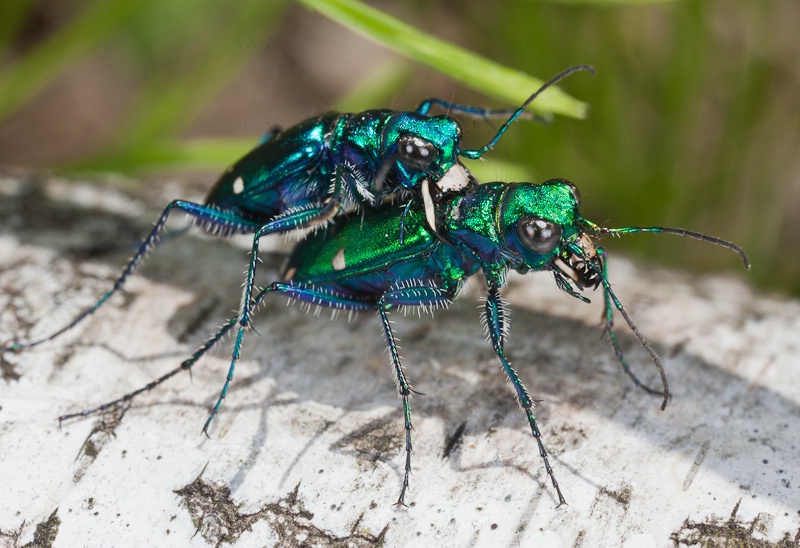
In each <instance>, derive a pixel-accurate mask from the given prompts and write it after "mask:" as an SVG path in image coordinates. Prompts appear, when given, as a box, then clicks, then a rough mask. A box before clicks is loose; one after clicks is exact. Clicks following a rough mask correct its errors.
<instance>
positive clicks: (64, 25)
mask: <svg viewBox="0 0 800 548" xmlns="http://www.w3.org/2000/svg"><path fill="white" fill-rule="evenodd" d="M302 4H303V5H302V6H301V5H300V4H295V3H291V2H289V1H288V0H235V1H233V2H218V1H215V0H164V1H162V2H142V1H140V0H124V1H123V0H91V1H80V0H72V1H64V0H39V1H37V2H33V1H32V0H29V1H25V0H12V1H10V2H2V3H0V165H2V164H5V165H11V164H22V165H28V166H35V167H59V166H65V165H68V166H70V165H71V166H76V165H77V166H81V168H82V169H107V170H115V171H131V170H141V169H143V168H153V167H160V168H170V169H176V168H177V169H196V168H208V169H212V170H219V169H221V168H223V167H224V166H225V165H226V164H228V163H230V162H231V161H233V160H235V159H236V157H237V156H238V155H240V154H242V153H243V152H244V151H246V150H247V148H248V147H249V146H250V144H251V143H253V142H254V140H255V139H256V137H257V135H258V134H260V133H262V132H263V131H265V130H267V129H269V127H271V126H272V125H276V124H281V125H284V126H285V125H289V124H292V123H295V122H297V121H300V120H302V119H303V118H305V117H308V116H310V115H312V114H315V113H319V112H322V111H324V110H327V109H330V108H345V109H347V110H360V109H366V108H374V107H379V106H384V107H386V106H391V107H395V108H412V107H413V106H414V105H416V104H417V103H418V102H419V100H420V99H422V98H424V97H427V96H430V95H437V96H440V97H443V98H445V99H448V100H449V99H452V100H455V101H457V102H461V103H470V104H476V105H491V106H510V105H509V104H508V101H509V100H511V99H510V98H511V97H517V96H521V95H525V93H526V92H527V93H529V92H531V91H533V89H528V90H524V89H522V88H525V87H526V86H530V87H531V88H533V87H535V81H534V80H532V79H529V77H527V76H525V75H526V74H530V75H535V76H536V77H538V78H539V79H547V78H549V77H550V76H552V75H554V74H556V73H557V72H560V71H561V70H563V69H564V68H566V67H568V66H571V65H575V64H583V63H587V64H591V65H593V66H594V67H595V68H596V69H597V71H598V75H597V77H595V78H591V77H588V76H587V75H577V76H573V77H571V78H570V79H568V80H567V81H565V82H563V83H562V86H561V87H562V88H563V89H565V90H566V91H567V92H568V93H569V97H575V98H577V99H578V100H579V101H580V102H578V101H575V100H573V99H571V98H568V100H567V101H566V102H565V103H564V104H565V105H572V106H567V107H565V108H566V110H563V109H561V108H560V107H558V108H555V110H557V111H559V112H566V113H568V114H573V115H577V114H580V110H579V109H580V108H582V107H581V106H580V105H583V104H588V105H589V108H590V110H589V116H588V118H587V119H585V120H575V119H571V118H569V117H563V116H557V117H556V118H555V119H554V121H553V123H552V124H551V126H550V127H543V126H541V125H538V124H532V123H528V122H518V123H517V124H516V126H515V127H514V128H512V130H511V131H509V132H508V133H507V135H506V136H505V137H504V138H503V140H501V142H500V143H498V145H497V147H496V148H495V150H494V151H492V153H491V154H488V155H486V157H485V159H486V160H487V161H486V162H483V163H480V164H478V165H477V166H476V167H475V171H476V172H478V173H479V176H480V177H482V178H483V179H484V180H494V179H503V180H518V179H523V178H524V179H529V180H544V179H547V178H552V177H566V178H569V179H571V180H573V181H574V182H575V183H576V184H578V186H579V187H580V188H581V190H582V193H583V196H584V213H585V214H586V215H587V216H588V217H590V218H591V219H593V220H595V221H597V222H600V223H606V224H609V225H612V226H617V225H623V224H625V225H632V224H648V225H659V224H660V225H678V226H685V227H687V228H692V229H696V230H701V231H704V232H708V233H711V234H714V235H717V236H722V237H725V238H729V239H732V240H734V241H736V242H737V243H739V244H742V245H743V246H744V247H745V248H746V249H747V251H748V252H749V254H750V255H751V258H752V259H753V263H754V270H753V272H752V274H751V277H752V278H755V279H757V280H758V281H759V282H761V283H763V284H766V285H769V286H772V287H779V288H782V289H784V290H789V291H792V292H794V293H798V292H800V253H797V252H796V251H795V250H796V249H798V247H800V246H798V242H797V234H800V215H798V214H797V213H796V212H797V211H800V160H798V159H797V152H796V151H797V150H800V109H799V108H798V107H797V102H798V97H800V41H798V40H797V39H796V36H795V35H796V31H795V30H794V27H795V26H796V25H794V22H796V21H798V20H800V4H798V3H797V2H796V0H774V1H772V2H752V1H750V0H678V1H675V2H658V1H652V0H651V1H645V0H642V1H632V0H631V1H627V2H624V1H611V0H593V1H592V0H580V1H578V0H561V1H553V0H551V1H543V0H540V1H536V0H507V1H505V2H485V1H478V0H458V1H456V0H442V1H440V2H420V1H419V0H407V1H406V2H388V1H384V2H370V6H371V8H368V9H364V8H363V6H362V5H360V4H358V3H357V2H355V1H353V0H302ZM307 7H308V8H311V9H307ZM375 9H377V10H380V11H383V12H389V14H390V16H391V17H393V18H394V19H391V18H387V16H385V15H384V14H382V13H380V12H376V11H375ZM320 13H325V14H327V15H329V16H334V17H337V18H338V20H339V21H340V22H341V23H344V24H348V25H350V27H351V28H352V29H355V30H357V32H358V33H360V34H362V35H367V36H369V37H370V39H371V40H374V41H377V42H380V43H383V44H385V45H386V47H387V48H391V49H393V50H394V51H396V52H399V53H400V54H401V55H400V56H397V57H393V56H392V54H390V53H387V50H386V49H383V48H382V47H381V46H375V45H372V44H370V43H368V42H365V41H363V40H362V39H361V38H359V37H357V36H355V35H354V34H353V32H352V30H345V29H343V28H342V27H340V26H339V24H338V23H336V22H333V21H331V20H328V19H325V18H324V17H323V16H321V15H320ZM400 21H401V22H402V23H401V22H400ZM454 44H457V46H455V45H454ZM470 52H475V54H474V55H475V56H474V57H470V55H473V54H471V53H470ZM265 59H267V60H266V61H265ZM373 59H375V60H373ZM423 65H424V66H423ZM425 67H432V69H433V70H440V71H442V72H443V73H444V74H446V75H447V76H442V75H440V74H438V73H436V72H434V71H433V70H432V69H431V68H425ZM494 71H497V72H494ZM492 74H505V76H503V77H496V76H491V75H492ZM487 76H490V77H487ZM517 78H520V79H521V80H517V82H524V83H523V84H522V85H521V86H520V84H519V83H515V79H517ZM526 78H527V79H526ZM454 80H458V82H459V83H460V84H459V83H456V82H455V81H454ZM462 86H466V88H467V89H465V87H462ZM470 90H471V91H470ZM581 102H582V103H581ZM265 105H266V106H265ZM538 106H539V107H543V106H544V107H548V105H547V103H546V101H542V102H540V104H539V105H538ZM548 108H549V107H548ZM571 108H572V109H573V110H570V109H571ZM496 125H497V124H496V123H495V124H494V127H495V129H496ZM465 130H466V132H467V139H468V141H469V143H470V144H472V145H479V144H481V143H482V142H485V139H486V138H487V137H488V136H489V135H490V134H491V132H492V127H491V126H490V125H489V124H486V123H483V122H476V121H471V120H465ZM230 135H238V136H239V137H236V138H226V136H230ZM244 135H250V137H247V138H246V139H245V138H243V137H242V136H244ZM212 179H213V175H212V176H210V177H209V184H210V182H211V180H212ZM654 240H657V243H656V242H655V241H654ZM669 240H670V238H669V237H668V236H662V237H660V238H659V237H656V236H649V237H645V236H641V237H636V236H630V237H628V238H625V239H623V240H622V241H620V242H619V243H617V242H615V243H614V247H615V248H617V247H619V246H624V245H628V246H629V247H630V246H632V247H633V248H636V249H637V250H638V251H640V252H642V253H644V254H648V255H651V256H657V257H658V262H659V263H660V264H663V263H673V264H680V265H683V266H690V267H692V268H695V269H697V270H708V269H712V268H713V269H718V268H720V267H721V266H722V265H725V266H730V267H731V268H732V269H733V268H737V263H736V258H735V257H731V256H729V255H728V254H726V253H724V252H723V251H721V250H716V249H714V248H712V247H709V246H706V245H700V244H697V245H695V244H693V243H692V242H689V241H678V242H674V243H675V244H676V245H671V243H672V242H670V241H669Z"/></svg>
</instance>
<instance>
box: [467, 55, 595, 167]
mask: <svg viewBox="0 0 800 548" xmlns="http://www.w3.org/2000/svg"><path fill="white" fill-rule="evenodd" d="M582 70H585V71H586V72H590V73H591V74H593V75H594V74H596V71H595V70H594V67H592V66H590V65H575V66H574V67H570V68H568V69H567V70H565V71H563V72H560V73H559V74H557V75H555V76H553V77H552V78H550V79H549V80H548V81H547V82H545V83H544V84H542V87H540V88H539V89H537V90H536V91H535V92H534V93H533V95H531V96H530V97H528V99H527V100H526V101H525V102H524V103H522V106H521V107H519V108H518V109H517V110H516V111H514V113H513V114H512V115H511V116H510V117H509V118H508V120H506V122H505V123H504V124H503V125H502V126H501V127H500V129H499V130H498V131H497V134H495V136H494V138H492V140H491V141H489V142H488V143H487V144H486V145H485V146H483V147H482V148H479V149H477V150H462V151H460V152H459V155H460V156H463V157H465V158H469V159H471V160H477V159H478V158H480V157H481V156H483V155H484V154H486V152H488V151H489V149H491V148H492V147H493V146H494V145H496V144H497V141H499V140H500V138H501V137H502V136H503V134H504V133H505V132H506V130H507V129H508V126H510V125H511V124H513V123H514V121H515V120H516V119H517V118H519V117H520V116H521V115H522V113H523V112H525V109H526V108H528V106H529V105H530V104H531V103H532V102H533V101H534V100H535V99H536V98H537V97H538V96H539V95H541V93H542V92H543V91H544V90H546V89H547V88H549V87H550V86H552V85H554V84H556V83H558V82H560V81H561V80H563V79H564V78H566V77H567V76H569V75H570V74H573V73H575V72H579V71H582Z"/></svg>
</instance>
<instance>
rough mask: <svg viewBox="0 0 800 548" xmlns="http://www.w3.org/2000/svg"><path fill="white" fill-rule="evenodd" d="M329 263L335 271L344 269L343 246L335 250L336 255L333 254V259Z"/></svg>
mask: <svg viewBox="0 0 800 548" xmlns="http://www.w3.org/2000/svg"><path fill="white" fill-rule="evenodd" d="M331 265H332V266H333V269H334V270H336V271H339V270H344V268H345V266H347V265H346V264H345V262H344V248H342V249H340V250H339V251H337V252H336V255H334V256H333V261H331Z"/></svg>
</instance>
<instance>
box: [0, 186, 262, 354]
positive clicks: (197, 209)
mask: <svg viewBox="0 0 800 548" xmlns="http://www.w3.org/2000/svg"><path fill="white" fill-rule="evenodd" d="M176 209H177V210H179V211H183V212H184V213H186V214H188V215H191V216H193V217H196V218H198V219H199V220H200V221H201V222H203V223H205V224H206V225H208V226H218V227H222V228H225V227H228V228H233V229H234V230H247V231H249V229H250V228H251V227H250V226H249V225H248V221H246V220H244V219H242V218H240V217H238V216H237V215H236V214H234V213H231V212H228V211H223V210H219V209H216V208H213V207H209V206H204V205H200V204H195V203H192V202H185V201H182V200H175V201H173V202H171V203H170V204H169V205H168V206H167V207H166V208H165V209H164V211H163V212H162V213H161V216H160V217H159V218H158V221H156V224H155V226H154V227H153V229H152V230H151V231H150V234H148V236H147V238H145V239H144V241H143V242H142V244H141V245H140V246H139V249H138V251H137V252H136V254H135V255H134V256H133V258H132V259H131V260H130V262H128V265H127V266H126V267H125V269H124V270H123V271H122V274H120V275H119V277H118V278H117V279H116V281H115V282H114V285H113V286H112V288H111V289H109V290H108V291H107V292H106V293H105V294H104V295H103V296H102V297H100V299H99V300H98V301H97V302H96V303H95V304H94V305H92V306H91V307H89V308H87V309H85V310H84V311H83V312H81V313H80V314H78V315H77V316H76V317H75V318H74V319H73V320H72V321H71V322H70V323H69V324H67V325H66V326H64V327H62V328H61V329H59V330H58V331H56V332H54V333H52V334H50V335H48V336H46V337H43V338H41V339H37V340H34V341H29V342H13V343H10V344H8V345H6V346H4V347H3V350H10V351H17V350H21V349H23V348H30V347H33V346H38V345H40V344H42V343H45V342H47V341H51V340H53V339H55V338H56V337H58V336H59V335H61V334H63V333H65V332H67V331H69V330H70V329H72V328H73V327H75V326H76V325H78V324H79V323H80V322H82V321H83V320H85V319H86V318H88V317H89V316H91V315H92V314H94V313H95V312H96V311H97V309H98V308H100V307H101V306H103V304H105V303H106V302H107V301H108V300H109V299H110V298H111V297H112V296H113V295H114V294H115V293H116V292H117V291H119V290H120V288H122V286H123V284H124V283H125V282H126V281H127V279H128V277H130V275H131V274H132V273H133V271H134V270H135V269H136V267H137V266H139V264H140V263H141V262H142V259H144V257H145V255H146V254H147V252H148V251H149V250H150V249H152V248H153V247H155V245H156V244H157V243H158V241H159V237H160V235H161V232H162V230H163V229H164V225H165V224H166V222H167V219H168V217H169V214H170V213H171V212H172V211H173V210H176ZM255 228H256V227H252V229H253V230H255Z"/></svg>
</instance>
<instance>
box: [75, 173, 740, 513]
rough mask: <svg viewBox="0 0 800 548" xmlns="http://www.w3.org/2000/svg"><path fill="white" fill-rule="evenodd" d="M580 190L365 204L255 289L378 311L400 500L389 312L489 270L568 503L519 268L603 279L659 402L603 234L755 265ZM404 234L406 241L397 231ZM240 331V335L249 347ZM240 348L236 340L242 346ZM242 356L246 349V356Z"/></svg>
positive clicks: (503, 190) (302, 245)
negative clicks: (625, 220) (585, 201)
mask: <svg viewBox="0 0 800 548" xmlns="http://www.w3.org/2000/svg"><path fill="white" fill-rule="evenodd" d="M579 205H580V194H579V192H578V189H577V188H576V187H575V185H573V184H572V183H570V182H569V181H566V180H563V179H554V180H550V181H547V182H545V183H542V184H532V183H487V184H482V185H478V186H474V187H471V188H469V189H468V190H467V191H466V192H463V193H458V194H450V195H446V196H443V197H442V199H441V200H440V202H439V206H440V207H438V208H437V211H436V225H435V229H434V228H432V227H431V226H430V225H429V222H428V219H427V213H426V212H425V207H424V204H421V203H420V202H419V201H415V202H414V203H413V204H412V205H411V206H410V207H409V208H407V211H406V212H405V213H404V214H403V215H400V214H398V212H396V211H393V210H392V208H391V207H386V208H384V209H370V210H365V211H364V212H363V214H362V215H354V216H350V217H340V218H338V219H336V220H335V221H334V222H333V223H331V224H330V225H329V226H328V227H327V228H326V229H325V230H321V231H318V232H316V233H314V234H312V235H310V236H309V237H308V238H307V239H305V240H303V241H301V242H299V243H298V244H297V245H296V247H295V248H294V250H293V251H292V253H291V255H290V257H289V259H288V261H287V262H286V264H285V265H284V267H283V268H282V271H281V273H280V281H277V282H274V283H272V284H271V285H269V286H267V287H266V288H265V289H263V290H262V291H260V292H259V293H258V294H256V295H255V297H254V298H253V300H252V302H251V303H250V310H254V309H255V308H256V307H257V306H258V305H259V304H260V303H261V302H262V300H263V299H264V298H265V297H266V296H267V295H268V294H271V293H275V294H280V295H285V296H287V297H289V298H292V299H295V300H298V301H301V302H304V303H308V304H309V305H311V304H316V305H319V306H322V307H327V308H332V309H334V310H345V311H350V312H366V311H377V313H378V316H379V318H380V322H381V326H382V328H383V333H384V336H385V339H386V344H387V347H388V351H389V356H390V359H391V364H392V369H393V372H394V376H395V381H396V386H397V391H398V393H399V395H400V397H401V399H402V406H403V419H404V427H405V454H406V458H405V474H404V477H403V484H402V487H401V491H400V496H399V499H398V501H397V502H398V504H399V505H402V504H404V499H405V494H406V491H407V489H408V485H409V474H410V472H411V430H412V427H411V411H410V406H409V398H410V397H411V394H412V393H413V390H412V388H411V383H410V381H409V380H408V378H407V376H406V373H405V370H404V369H403V366H402V364H401V362H400V356H399V354H398V347H397V342H396V339H395V336H394V333H393V331H392V327H391V324H390V322H389V312H390V311H391V310H392V309H393V308H395V307H404V306H419V307H422V309H426V310H432V309H434V308H437V307H444V306H447V305H448V304H449V302H450V301H451V300H452V299H454V298H455V297H456V296H457V295H458V293H459V291H460V290H461V288H462V286H463V284H464V282H465V281H466V280H467V279H468V278H469V277H470V276H472V275H473V274H475V273H477V272H478V271H481V272H482V273H483V277H484V278H485V280H486V285H487V294H486V298H485V303H484V306H483V322H484V327H485V329H486V333H487V335H488V339H489V342H490V343H491V345H492V348H493V349H494V352H495V354H496V355H497V358H498V360H499V361H500V364H501V366H502V368H503V370H504V371H505V373H506V375H507V376H508V378H509V380H510V381H511V384H512V386H513V387H514V390H515V392H516V397H517V401H518V403H519V405H520V407H521V408H522V410H523V412H524V413H525V416H526V417H527V420H528V424H529V426H530V429H531V432H532V434H533V437H534V438H535V440H536V444H537V447H538V451H539V455H540V456H541V458H542V461H543V463H544V467H545V470H546V472H547V475H548V477H549V478H550V482H551V483H552V485H553V488H554V489H555V491H556V494H557V495H558V501H559V506H561V505H562V504H566V500H565V498H564V496H563V495H562V493H561V489H560V487H559V485H558V482H557V481H556V478H555V475H554V473H553V469H552V467H551V466H550V462H549V460H548V454H547V451H546V450H545V446H544V443H543V442H542V439H541V433H540V431H539V427H538V425H537V421H536V417H535V415H534V412H533V409H534V406H535V403H536V400H534V399H533V398H532V397H531V396H530V394H529V392H528V390H527V389H526V388H525V386H524V385H523V383H522V380H521V379H520V377H519V376H518V375H517V372H516V371H515V370H514V369H513V368H512V367H511V364H510V363H509V361H508V359H507V357H506V355H505V350H504V343H505V337H506V335H507V333H508V329H509V321H508V315H507V312H506V304H505V303H504V301H503V300H502V298H501V296H500V288H502V287H503V286H504V285H505V282H506V276H507V274H508V272H509V271H510V270H515V271H517V272H520V273H523V274H524V273H527V272H535V271H550V272H552V273H553V276H554V278H555V283H556V285H557V286H558V287H559V288H560V289H562V290H564V291H565V292H566V293H567V294H568V295H570V296H572V297H575V298H577V299H579V300H581V301H584V302H588V301H589V299H588V298H586V297H585V296H584V295H583V294H582V293H581V292H582V291H584V290H587V289H597V288H598V287H601V286H602V291H603V297H604V301H605V306H604V312H603V323H604V327H605V331H606V332H608V333H609V336H610V340H611V345H612V348H613V350H614V353H615V354H616V356H617V358H618V360H619V362H620V364H621V365H622V368H623V369H624V371H625V372H626V373H627V374H628V375H629V376H630V377H631V378H632V379H633V380H634V382H635V383H636V384H637V385H638V386H640V387H642V388H644V389H645V390H647V391H649V392H653V393H656V394H660V395H661V396H662V397H663V401H662V405H661V409H665V408H666V405H667V403H668V402H669V399H670V391H669V384H668V382H667V378H666V375H665V373H664V368H663V366H662V364H661V361H660V360H659V358H658V356H657V355H656V353H655V351H654V350H653V349H652V347H651V346H650V345H649V344H648V342H647V341H646V340H645V338H644V337H643V336H642V334H641V333H640V332H639V330H638V329H637V327H636V325H635V324H634V323H633V321H631V318H630V317H629V316H628V314H627V312H626V311H625V309H624V308H623V306H622V303H621V302H620V301H619V299H618V298H617V297H616V295H615V294H614V291H613V289H612V287H611V284H610V282H609V280H608V276H607V270H606V268H607V265H606V253H605V251H604V250H603V248H601V247H600V246H598V245H597V240H598V237H599V236H601V235H604V234H609V235H615V236H618V235H622V234H633V233H640V232H660V233H670V234H677V235H681V236H689V237H692V238H695V239H699V240H703V241H706V242H710V243H713V244H717V245H721V246H724V247H727V248H730V249H732V250H734V251H735V252H737V253H738V254H739V255H740V257H741V258H742V261H743V262H744V265H745V267H746V268H748V269H749V268H750V263H749V261H748V259H747V256H746V255H745V253H744V251H743V250H742V249H741V248H739V247H738V246H736V245H734V244H732V243H730V242H727V241H724V240H721V239H718V238H713V237H710V236H706V235H703V234H699V233H697V232H690V231H687V230H683V229H677V228H664V227H626V228H605V227H602V226H599V225H597V224H595V223H593V222H591V221H589V220H587V219H584V218H583V217H581V215H580V211H579ZM401 231H403V232H404V233H405V239H404V242H403V243H402V244H401V243H400V238H399V235H400V232H401ZM614 309H616V310H617V311H618V312H619V313H620V314H621V316H622V317H623V318H624V320H625V322H626V323H627V324H628V326H629V327H630V328H631V329H632V331H633V333H634V335H635V336H636V338H637V339H638V340H639V342H640V343H641V344H642V346H643V347H644V348H645V349H646V351H647V352H648V354H649V356H650V358H651V360H652V361H653V363H654V364H655V366H656V368H657V370H658V373H659V375H660V377H661V382H662V387H663V388H662V390H660V391H659V390H654V389H651V388H649V387H647V386H646V385H644V384H642V383H640V381H639V380H638V379H637V378H636V377H635V376H634V375H633V373H632V372H631V370H630V368H629V367H628V363H627V361H626V359H625V356H624V355H623V352H622V348H621V346H620V345H619V343H618V341H617V337H616V334H615V331H614V320H613V312H614ZM237 323H239V319H238V318H234V319H232V320H230V321H229V322H228V323H227V324H226V325H225V326H223V328H222V329H221V330H220V331H219V332H217V333H216V334H215V335H214V336H212V337H211V338H210V339H209V340H208V341H207V342H206V343H205V344H204V345H203V346H202V347H201V348H199V349H198V350H197V351H196V352H195V353H194V354H193V355H192V356H191V357H190V358H189V359H187V360H186V361H184V362H183V363H182V364H181V365H180V366H179V367H177V368H176V369H174V370H172V371H170V372H169V373H167V374H165V375H163V376H162V377H160V378H158V379H156V380H155V381H153V382H151V383H149V384H148V385H147V386H145V387H143V388H140V389H139V390H136V391H135V392H131V393H129V394H127V395H125V396H123V397H122V398H119V399H117V400H115V401H113V402H109V403H106V404H104V405H102V406H100V407H97V408H94V409H89V410H86V411H83V412H80V413H74V414H69V415H64V416H62V417H60V420H67V419H72V418H75V417H81V416H87V415H91V414H93V413H96V412H98V411H103V410H105V409H107V408H109V407H111V406H114V405H117V404H119V403H121V402H125V401H128V400H131V399H132V398H134V397H135V396H137V395H138V394H141V393H142V392H145V391H147V390H151V389H152V388H154V387H155V386H157V385H159V384H160V383H162V382H164V381H165V380H167V379H169V378H171V377H173V376H174V375H176V374H178V373H179V372H180V371H182V370H188V369H190V368H191V367H192V366H193V365H194V363H196V362H197V360H198V359H199V358H200V357H201V356H202V355H203V354H205V353H206V352H207V351H208V350H209V349H210V348H211V347H213V346H214V345H215V344H216V343H217V342H218V341H219V340H220V339H221V338H222V337H223V336H225V335H226V334H227V333H228V332H229V331H230V330H231V329H232V328H234V327H235V326H236V325H237ZM241 337H242V331H241V330H240V331H239V335H238V336H237V339H236V343H235V344H236V348H237V349H238V348H239V346H240V345H241ZM237 351H238V350H237ZM237 357H238V356H237ZM232 376H233V369H231V370H230V371H229V372H228V377H227V379H226V381H225V385H224V387H223V389H222V393H221V395H220V398H219V400H218V401H217V404H216V405H215V406H214V408H213V410H212V412H211V416H210V417H209V419H208V421H207V422H206V425H205V427H204V430H205V429H207V428H208V425H209V423H210V421H211V420H212V419H213V417H214V416H215V415H216V414H217V413H218V411H219V410H220V407H221V405H222V402H223V400H224V398H225V396H226V394H227V391H228V386H229V384H230V382H231V380H232Z"/></svg>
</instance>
